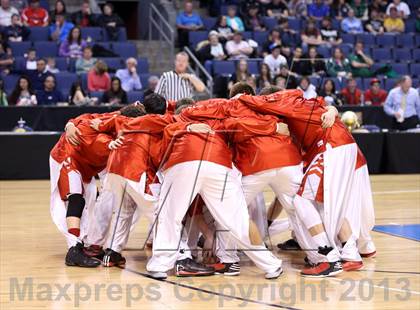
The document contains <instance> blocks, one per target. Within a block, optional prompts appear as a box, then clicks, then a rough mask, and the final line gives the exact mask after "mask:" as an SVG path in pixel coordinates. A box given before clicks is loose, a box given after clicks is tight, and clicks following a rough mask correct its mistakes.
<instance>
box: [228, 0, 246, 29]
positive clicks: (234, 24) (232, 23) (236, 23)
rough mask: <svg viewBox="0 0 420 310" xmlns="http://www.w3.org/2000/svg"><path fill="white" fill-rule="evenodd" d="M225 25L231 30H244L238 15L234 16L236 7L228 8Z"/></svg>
mask: <svg viewBox="0 0 420 310" xmlns="http://www.w3.org/2000/svg"><path fill="white" fill-rule="evenodd" d="M227 13H228V16H227V17H226V18H227V25H228V26H229V27H231V28H232V29H233V31H239V32H243V31H245V26H244V23H243V21H242V19H241V18H240V17H239V16H236V7H234V6H230V7H229V8H228V11H227Z"/></svg>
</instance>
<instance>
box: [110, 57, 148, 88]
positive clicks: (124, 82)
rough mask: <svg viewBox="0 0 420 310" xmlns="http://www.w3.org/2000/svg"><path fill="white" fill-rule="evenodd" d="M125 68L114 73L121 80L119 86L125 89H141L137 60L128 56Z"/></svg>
mask: <svg viewBox="0 0 420 310" xmlns="http://www.w3.org/2000/svg"><path fill="white" fill-rule="evenodd" d="M125 63H126V66H127V68H126V69H119V70H117V72H116V73H115V75H116V76H117V77H118V78H119V79H120V80H121V87H122V89H124V90H125V91H133V90H140V89H142V85H141V82H140V77H139V75H138V74H137V60H136V59H135V58H133V57H130V58H128V59H127V60H126V62H125Z"/></svg>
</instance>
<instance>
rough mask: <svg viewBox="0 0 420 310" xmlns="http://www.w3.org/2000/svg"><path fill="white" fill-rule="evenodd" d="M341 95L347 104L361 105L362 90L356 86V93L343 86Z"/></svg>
mask: <svg viewBox="0 0 420 310" xmlns="http://www.w3.org/2000/svg"><path fill="white" fill-rule="evenodd" d="M341 96H343V99H344V103H345V104H349V105H360V104H361V103H362V91H361V90H360V89H358V88H356V90H355V91H354V93H352V92H350V91H349V89H348V88H347V87H346V88H343V90H342V91H341Z"/></svg>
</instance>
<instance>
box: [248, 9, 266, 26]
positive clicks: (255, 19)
mask: <svg viewBox="0 0 420 310" xmlns="http://www.w3.org/2000/svg"><path fill="white" fill-rule="evenodd" d="M245 28H246V30H248V31H265V26H264V22H263V20H262V18H261V15H260V13H259V11H258V6H256V5H252V6H250V7H249V8H248V12H247V15H245Z"/></svg>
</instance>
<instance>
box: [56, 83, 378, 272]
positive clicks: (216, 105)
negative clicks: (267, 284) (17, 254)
mask: <svg viewBox="0 0 420 310" xmlns="http://www.w3.org/2000/svg"><path fill="white" fill-rule="evenodd" d="M337 116H338V112H337V110H336V109H335V108H334V107H330V106H326V105H325V102H324V100H323V98H321V97H319V98H316V99H310V100H307V99H304V98H303V94H302V92H301V91H300V90H284V91H279V89H277V88H276V87H274V86H270V87H266V88H264V89H262V90H261V92H260V94H259V95H258V96H256V95H255V93H254V90H253V88H252V87H251V86H250V85H248V84H246V83H242V82H241V83H237V84H235V85H234V86H233V87H232V90H231V93H230V99H210V100H206V101H200V102H194V101H192V100H191V99H182V100H179V101H177V102H170V101H169V102H166V100H165V99H164V98H163V97H161V96H159V95H157V94H152V95H150V96H148V97H146V98H145V99H144V101H143V103H142V104H132V105H129V106H126V107H124V108H122V109H121V110H119V111H117V112H112V113H104V114H83V115H80V116H79V117H77V118H75V119H72V120H70V121H69V122H68V123H67V125H66V128H65V131H66V132H65V133H64V134H63V135H62V136H61V138H60V140H59V141H58V143H57V144H56V145H55V147H54V148H53V150H52V151H51V154H50V155H51V156H50V169H51V215H52V218H53V221H54V223H55V224H56V225H57V227H58V229H59V230H60V231H61V232H62V233H63V234H64V236H65V237H66V240H67V245H68V252H67V255H66V258H65V263H66V265H68V266H81V267H97V266H99V265H100V264H102V265H103V266H105V267H112V266H124V265H125V263H126V260H125V258H124V257H123V256H122V254H121V253H122V251H123V249H124V247H125V246H126V244H127V241H128V238H129V235H130V232H131V231H132V230H133V228H134V227H135V224H136V222H137V221H138V220H139V218H141V217H142V216H143V217H145V218H146V219H147V220H148V221H149V222H150V226H149V234H148V235H147V236H146V237H147V240H148V245H149V246H151V247H152V248H153V251H152V253H153V254H152V256H151V257H150V259H149V261H148V263H147V266H146V269H147V272H148V273H149V274H150V275H151V276H152V277H154V278H159V279H164V278H166V277H167V275H168V273H169V272H171V271H174V273H175V274H176V275H177V276H197V275H198V276H204V275H213V274H224V275H232V276H233V275H239V274H240V257H239V256H238V251H239V252H241V251H242V252H243V253H244V254H246V255H247V256H248V257H249V258H250V259H251V260H252V261H253V262H254V263H255V265H256V266H257V267H258V268H259V269H261V270H262V271H263V272H264V273H265V278H267V279H276V278H278V277H279V276H280V275H281V274H282V272H283V269H282V261H281V259H279V258H278V257H277V256H276V255H274V254H273V253H272V252H271V251H269V250H268V249H267V247H266V245H265V243H264V240H266V239H267V237H268V234H269V233H270V234H274V233H276V232H278V228H279V227H280V228H281V226H282V225H279V224H281V223H280V220H278V219H277V217H278V215H279V214H280V212H281V211H282V209H284V210H285V212H286V214H287V219H288V224H287V225H288V228H290V230H291V231H292V236H293V239H291V240H288V241H287V242H285V243H283V244H280V245H279V247H281V248H283V249H295V250H303V251H305V252H306V257H305V264H306V266H305V268H304V269H303V270H301V272H300V273H301V275H302V276H305V277H326V276H334V275H336V274H339V273H341V272H343V271H353V270H358V269H360V268H362V267H363V262H362V257H372V256H374V255H375V254H376V249H375V245H374V244H373V241H372V239H371V236H370V231H371V229H372V228H373V225H374V210H373V202H372V194H371V189H370V182H369V175H368V170H367V165H366V160H365V158H364V156H363V154H362V153H361V152H360V150H359V149H358V147H357V145H356V143H355V141H354V139H353V137H352V136H351V134H350V133H349V132H348V130H347V129H346V128H345V126H344V125H343V124H342V123H341V121H340V120H339V118H338V117H337ZM96 176H99V179H100V183H101V186H100V190H99V196H97V192H98V188H97V185H96V180H95V177H96ZM267 187H270V188H271V189H272V191H273V192H274V194H275V200H274V201H273V203H272V204H271V206H270V207H269V208H268V209H267V208H266V206H265V203H264V199H263V197H262V192H263V191H264V190H265V189H266V188H267ZM282 222H283V224H284V220H283V221H282ZM283 226H284V225H283ZM198 248H201V249H202V250H201V251H197V249H198ZM200 254H201V255H200Z"/></svg>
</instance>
